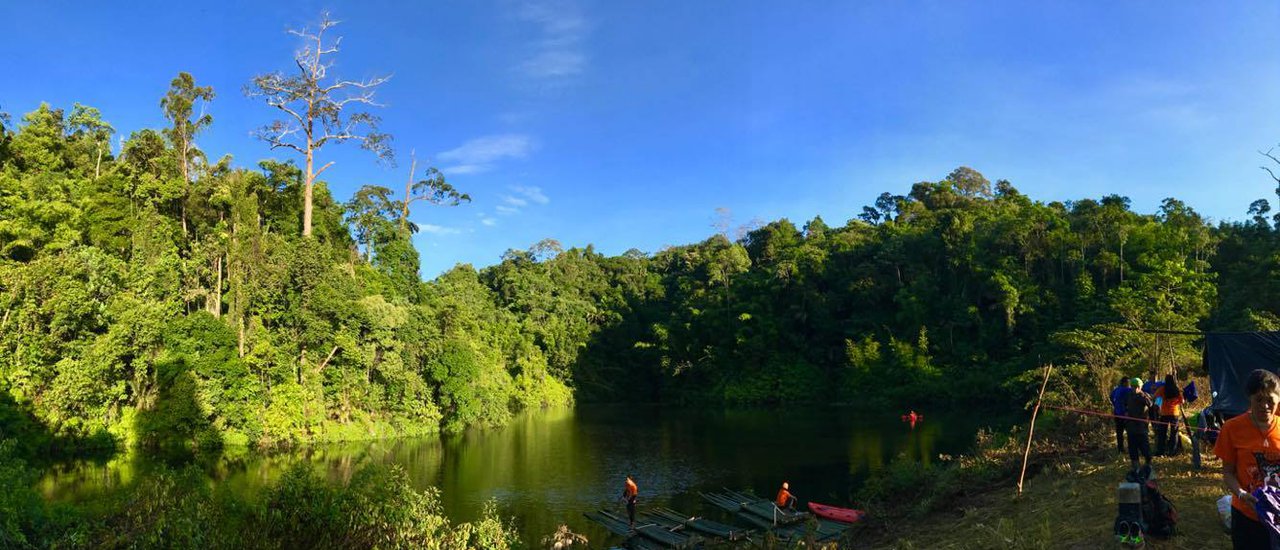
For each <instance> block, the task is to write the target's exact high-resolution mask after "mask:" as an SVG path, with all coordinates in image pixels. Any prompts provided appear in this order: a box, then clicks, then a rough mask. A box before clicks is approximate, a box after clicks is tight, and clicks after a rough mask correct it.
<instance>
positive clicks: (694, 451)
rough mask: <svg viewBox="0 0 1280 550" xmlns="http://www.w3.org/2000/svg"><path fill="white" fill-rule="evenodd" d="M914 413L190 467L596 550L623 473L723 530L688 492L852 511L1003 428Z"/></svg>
mask: <svg viewBox="0 0 1280 550" xmlns="http://www.w3.org/2000/svg"><path fill="white" fill-rule="evenodd" d="M924 414H925V418H924V421H922V422H921V423H919V424H918V425H916V426H915V428H914V429H912V428H911V427H909V426H908V425H907V424H906V423H905V422H903V421H902V419H901V418H900V417H899V416H898V415H897V414H882V415H869V414H867V413H865V412H855V411H854V410H853V409H848V408H840V407H815V408H799V409H791V410H747V409H727V410H720V409H716V410H713V411H709V410H699V409H689V408H674V407H664V406H656V405H642V406H595V405H584V406H578V407H576V408H573V409H560V410H548V411H535V412H528V413H524V414H522V415H519V416H517V417H516V418H515V419H514V420H513V422H512V423H511V424H510V425H507V426H505V427H502V428H495V429H488V430H479V429H476V430H470V431H467V432H464V433H461V434H452V435H444V436H440V437H430V438H419V439H399V440H383V441H363V442H353V443H345V444H339V445H321V446H312V447H309V448H305V449H300V450H294V451H290V452H285V453H273V454H261V453H254V452H248V451H245V450H243V449H229V450H228V451H227V452H225V453H224V454H223V455H222V456H220V457H218V458H216V459H203V460H201V461H199V462H198V464H199V465H200V467H201V468H203V469H204V470H205V471H207V473H208V475H209V477H210V479H211V480H212V482H214V483H218V484H225V486H226V487H228V488H230V489H232V490H234V491H237V492H244V493H252V492H255V491H257V490H259V489H260V488H261V487H262V486H263V485H264V484H269V483H273V482H274V481H275V480H276V479H277V478H278V477H279V476H280V475H281V474H282V473H283V472H284V471H285V469H286V468H287V467H288V466H289V465H291V464H292V463H294V462H296V461H307V462H309V463H311V464H312V465H313V467H314V468H315V469H316V471H317V472H319V473H322V474H323V475H324V476H326V477H327V478H329V479H331V480H334V481H335V482H341V481H343V480H346V479H349V478H350V476H351V474H352V473H354V472H355V471H356V470H357V469H358V468H359V467H360V466H361V465H364V464H368V463H384V464H398V465H400V466H402V467H404V469H405V470H406V471H407V472H408V474H409V476H410V478H411V479H412V481H413V483H414V484H415V485H416V486H419V487H426V486H436V487H439V488H440V490H441V491H442V493H443V494H442V499H443V505H444V510H445V512H446V513H447V514H448V516H449V517H450V518H451V519H453V520H454V521H471V520H474V519H476V518H477V517H479V516H480V514H481V512H482V510H483V507H484V504H485V502H486V501H487V500H490V499H494V500H496V501H497V502H498V505H499V509H500V510H501V511H502V515H503V516H504V517H512V516H514V517H515V518H516V523H517V526H518V527H519V529H520V532H521V534H522V536H523V538H524V539H525V542H528V543H536V542H537V541H538V540H539V539H541V537H542V536H544V535H547V534H549V533H551V532H552V531H554V530H555V528H556V526H557V525H559V524H560V523H568V525H569V526H570V528H571V529H573V530H574V531H575V532H579V533H583V534H586V535H587V536H588V537H589V538H590V539H591V545H592V547H597V548H599V547H607V546H608V545H609V544H611V543H617V542H620V540H619V538H618V537H615V536H612V535H610V534H609V533H608V532H607V531H605V530H604V529H603V528H602V527H600V526H598V525H595V524H593V523H591V522H589V521H588V520H586V519H585V518H584V517H583V515H582V514H583V512H586V511H589V510H593V509H598V508H601V507H605V508H610V509H613V510H615V511H621V510H622V505H621V504H620V502H619V500H618V497H619V495H620V494H621V492H622V484H623V479H624V478H625V476H626V475H627V474H631V475H632V476H633V477H634V478H635V480H636V482H637V484H638V485H639V487H640V501H639V502H640V509H641V510H643V509H644V507H645V506H650V505H662V506H667V507H670V508H673V509H676V510H679V511H681V512H684V513H688V514H696V515H706V516H707V517H710V518H712V519H716V520H719V521H726V522H731V521H729V520H730V519H731V518H729V517H728V516H727V515H726V514H723V513H721V512H720V510H719V509H717V508H714V507H713V506H711V505H710V504H709V503H707V502H705V501H703V500H702V499H701V498H700V497H699V495H698V493H699V492H700V491H715V490H719V489H721V488H725V487H727V488H731V489H735V490H749V491H753V492H755V493H756V494H759V495H764V496H767V497H772V496H773V495H774V493H776V491H777V489H778V487H779V485H780V484H781V483H782V482H783V481H788V482H790V484H791V491H792V492H793V493H794V494H795V495H796V496H797V497H798V498H799V500H800V503H801V505H802V506H803V504H804V503H806V502H808V501H810V500H813V501H817V502H823V503H827V504H834V505H837V506H850V505H851V504H853V505H854V507H860V506H857V504H858V503H851V498H852V495H853V493H854V492H855V491H856V490H857V488H858V487H859V485H860V483H862V481H863V480H864V479H865V478H866V476H867V474H868V473H870V472H873V471H875V470H877V469H879V468H881V467H883V466H884V465H886V464H887V463H889V462H890V461H891V460H894V459H895V457H902V458H903V459H906V460H911V461H914V462H918V463H925V464H927V463H931V462H934V461H937V460H938V455H939V454H957V453H962V452H966V451H968V450H969V449H970V448H971V447H972V445H973V441H974V434H975V433H976V431H977V429H979V428H980V427H983V426H993V427H996V428H1001V427H1003V426H1007V425H1008V423H1007V422H1005V421H1003V420H1001V421H995V420H990V421H989V420H988V419H985V418H975V417H973V416H972V415H966V414H964V413H943V412H930V411H925V412H924ZM170 462H172V461H171V460H170ZM157 464H159V459H157V458H155V457H149V456H145V455H143V454H142V453H136V452H134V453H127V454H122V455H118V456H116V457H115V458H113V459H110V460H106V461H101V460H99V461H89V460H82V461H74V462H69V463H63V464H59V465H55V466H53V467H51V468H50V469H49V471H48V472H46V475H45V476H44V478H43V479H42V480H41V481H40V489H41V491H42V492H43V493H44V495H45V496H46V498H49V499H51V500H57V501H76V500H79V499H82V498H85V497H87V496H89V495H91V494H94V493H96V492H101V491H110V490H113V489H114V488H117V487H120V486H122V485H124V484H127V483H130V482H131V481H134V480H136V479H138V478H140V476H146V475H147V474H148V472H149V471H152V470H154V468H155V467H156V465H157ZM170 465H172V464H170ZM871 512H873V513H874V510H872V511H871ZM624 515H625V513H624ZM731 523H738V522H731Z"/></svg>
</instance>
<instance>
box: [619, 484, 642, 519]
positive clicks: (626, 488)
mask: <svg viewBox="0 0 1280 550" xmlns="http://www.w3.org/2000/svg"><path fill="white" fill-rule="evenodd" d="M638 496H640V488H639V487H637V486H636V482H635V480H633V479H631V476H630V475H628V476H627V482H626V484H624V485H623V486H622V500H624V501H626V503H627V521H629V522H631V523H630V527H631V528H632V529H635V528H636V497H638Z"/></svg>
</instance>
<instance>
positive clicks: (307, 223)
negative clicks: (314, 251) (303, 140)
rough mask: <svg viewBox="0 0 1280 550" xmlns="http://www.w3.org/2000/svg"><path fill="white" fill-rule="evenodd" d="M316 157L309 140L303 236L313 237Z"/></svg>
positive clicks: (303, 196)
mask: <svg viewBox="0 0 1280 550" xmlns="http://www.w3.org/2000/svg"><path fill="white" fill-rule="evenodd" d="M313 162H314V155H313V154H312V152H311V140H310V139H308V140H307V180H306V182H304V183H303V190H302V236H303V237H310V236H311V189H312V186H314V185H315V178H316V176H315V174H314V173H312V171H311V170H312V167H313Z"/></svg>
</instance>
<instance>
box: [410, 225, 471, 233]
mask: <svg viewBox="0 0 1280 550" xmlns="http://www.w3.org/2000/svg"><path fill="white" fill-rule="evenodd" d="M418 229H419V230H421V231H422V232H424V233H433V234H436V235H457V234H458V233H462V230H461V229H458V228H456V227H445V226H443V225H432V224H429V223H424V224H419V225H418Z"/></svg>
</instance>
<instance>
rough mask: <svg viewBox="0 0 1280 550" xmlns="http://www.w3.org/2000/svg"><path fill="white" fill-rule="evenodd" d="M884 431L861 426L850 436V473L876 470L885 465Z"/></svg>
mask: <svg viewBox="0 0 1280 550" xmlns="http://www.w3.org/2000/svg"><path fill="white" fill-rule="evenodd" d="M884 460H885V456H884V433H883V432H882V431H881V430H878V429H875V428H872V427H869V426H867V427H860V428H859V429H857V430H855V431H854V432H853V434H852V435H851V437H850V438H849V473H850V474H858V473H859V472H864V471H865V472H875V471H879V470H880V468H883V467H884Z"/></svg>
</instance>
